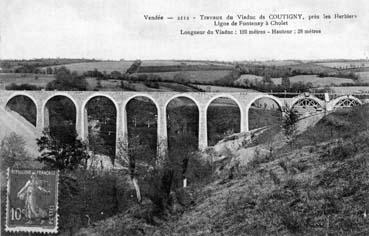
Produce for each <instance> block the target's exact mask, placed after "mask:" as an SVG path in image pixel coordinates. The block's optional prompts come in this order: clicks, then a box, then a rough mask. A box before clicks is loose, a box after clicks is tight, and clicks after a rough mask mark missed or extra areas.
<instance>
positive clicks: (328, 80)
mask: <svg viewBox="0 0 369 236" xmlns="http://www.w3.org/2000/svg"><path fill="white" fill-rule="evenodd" d="M290 81H291V83H297V82H304V83H308V82H311V83H312V84H313V86H316V87H318V86H327V85H328V86H330V85H332V84H335V85H339V84H342V83H353V82H354V81H352V80H351V79H345V78H336V77H322V78H320V77H318V76H317V75H297V76H293V77H290ZM281 82H282V79H279V81H274V83H276V84H278V83H279V84H280V83H281Z"/></svg>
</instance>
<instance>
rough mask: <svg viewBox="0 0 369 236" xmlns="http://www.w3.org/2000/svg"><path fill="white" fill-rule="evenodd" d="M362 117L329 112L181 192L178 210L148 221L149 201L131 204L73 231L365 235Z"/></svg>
mask: <svg viewBox="0 0 369 236" xmlns="http://www.w3.org/2000/svg"><path fill="white" fill-rule="evenodd" d="M368 115H369V107H368V106H364V107H358V108H355V109H354V110H353V111H347V110H346V111H345V110H342V111H338V112H335V113H332V114H330V115H328V116H327V117H325V118H324V119H322V120H321V121H320V122H318V124H317V125H316V126H314V127H311V128H310V129H309V130H307V131H306V132H304V133H302V134H300V135H298V136H297V137H296V138H295V139H294V141H293V143H292V144H287V145H284V146H282V147H281V148H279V149H278V150H275V151H274V152H273V154H272V155H261V154H257V153H256V154H255V156H254V159H253V161H251V162H249V163H248V165H247V166H238V167H237V168H231V169H232V173H233V174H232V175H229V171H231V169H229V168H225V169H224V170H223V171H222V172H220V174H219V172H218V175H213V177H212V178H213V181H212V182H211V183H209V184H207V185H206V186H203V187H200V186H198V185H197V186H196V187H195V189H193V188H189V189H187V190H185V192H187V193H191V197H190V200H189V199H187V200H188V202H186V201H185V202H182V201H179V205H180V206H181V207H180V209H181V211H179V212H176V213H173V212H172V213H170V214H169V213H168V214H167V215H166V216H165V217H164V218H163V216H162V217H159V218H156V220H154V222H150V221H148V219H147V218H145V217H144V215H145V214H144V212H146V211H145V210H144V209H145V208H146V207H147V206H148V205H147V204H148V203H146V204H141V205H136V206H133V207H132V208H131V210H128V211H125V212H123V213H120V214H118V215H116V216H114V217H113V218H111V219H109V220H107V221H102V222H101V223H98V224H97V225H96V226H95V227H92V228H88V229H84V230H81V231H80V232H79V235H91V234H93V235H100V234H104V235H117V234H120V235H132V234H135V235H150V234H155V233H156V234H160V235H194V234H195V235H245V234H246V235H356V234H360V235H365V234H368V233H369V228H368V218H367V212H368V205H367V203H366V202H367V199H368V197H369V195H368V190H369V183H368V177H369V176H368V171H367V169H368V168H369V163H368V160H367V156H366V153H367V152H368V151H369V145H368V141H369V133H368V130H367V128H368V124H369V123H368V122H367V120H366V119H363V118H364V117H367V116H368ZM229 155H231V154H229ZM231 159H232V158H231ZM216 165H218V167H219V165H220V166H223V165H224V164H222V163H217V164H216ZM214 168H216V167H214ZM186 203H187V205H186ZM174 205H176V204H174Z"/></svg>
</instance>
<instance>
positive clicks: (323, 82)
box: [237, 72, 369, 87]
mask: <svg viewBox="0 0 369 236" xmlns="http://www.w3.org/2000/svg"><path fill="white" fill-rule="evenodd" d="M358 73H362V76H363V78H364V77H365V76H366V77H365V78H367V77H369V73H367V72H358ZM365 73H366V74H365ZM262 79H263V77H261V76H256V75H250V74H246V75H241V77H240V78H239V79H238V80H237V81H238V82H240V83H241V84H242V83H245V81H246V80H248V81H250V82H252V83H254V84H255V82H256V81H261V80H262ZM272 81H273V83H274V84H277V85H278V84H281V83H282V78H272ZM290 82H291V83H298V82H303V83H308V82H311V83H312V84H313V86H315V87H319V86H327V85H328V86H330V85H332V84H334V85H340V84H342V83H354V81H353V80H351V79H346V78H336V77H318V76H317V75H296V76H292V77H290ZM368 82H369V78H368Z"/></svg>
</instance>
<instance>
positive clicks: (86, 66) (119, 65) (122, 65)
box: [43, 60, 227, 73]
mask: <svg viewBox="0 0 369 236" xmlns="http://www.w3.org/2000/svg"><path fill="white" fill-rule="evenodd" d="M133 62H134V61H130V60H128V61H124V60H121V61H99V62H83V63H72V64H65V65H58V66H53V67H61V66H65V67H66V68H68V69H69V70H71V71H77V72H78V73H83V72H85V71H89V70H94V69H98V70H99V71H106V72H107V73H110V72H112V71H119V72H122V73H124V72H126V71H127V69H128V68H129V67H130V66H131V65H132V63H133ZM174 65H214V66H225V65H227V64H225V63H222V62H209V61H179V60H178V61H177V60H143V61H142V64H141V66H143V67H144V66H174ZM43 69H46V67H43Z"/></svg>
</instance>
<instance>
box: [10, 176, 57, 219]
mask: <svg viewBox="0 0 369 236" xmlns="http://www.w3.org/2000/svg"><path fill="white" fill-rule="evenodd" d="M39 194H50V191H49V190H46V189H45V188H43V187H42V186H41V182H40V180H39V179H38V178H37V176H36V174H35V173H32V174H31V176H30V180H28V181H27V182H26V183H25V184H24V186H23V187H22V188H21V189H20V190H19V192H18V194H17V197H18V198H20V199H22V200H24V203H25V210H26V217H27V219H28V221H27V222H26V224H31V223H32V221H33V220H37V219H40V220H41V222H40V223H41V224H42V223H44V220H43V218H45V217H47V211H46V210H45V209H42V208H41V207H40V206H39V205H38V204H37V199H38V195H39Z"/></svg>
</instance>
